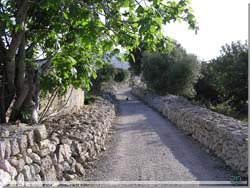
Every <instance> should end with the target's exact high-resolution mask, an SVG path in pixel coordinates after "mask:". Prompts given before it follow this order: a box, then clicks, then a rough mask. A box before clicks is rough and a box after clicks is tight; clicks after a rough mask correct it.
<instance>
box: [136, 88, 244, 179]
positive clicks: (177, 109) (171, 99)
mask: <svg viewBox="0 0 250 188" xmlns="http://www.w3.org/2000/svg"><path fill="white" fill-rule="evenodd" d="M132 93H133V94H134V95H135V96H137V97H138V98H140V99H141V100H143V101H144V102H145V103H147V104H148V105H149V106H151V107H153V108H155V109H156V110H157V111H159V112H160V113H161V114H162V115H163V116H165V117H167V118H168V119H169V120H170V121H171V122H173V123H174V124H175V125H176V126H177V127H179V128H180V129H181V130H183V131H184V132H185V134H187V135H190V136H192V137H193V138H194V139H195V140H197V141H198V142H200V143H201V144H202V145H203V146H204V147H206V148H208V149H209V151H210V152H213V153H214V154H216V155H217V156H218V157H219V158H221V159H223V160H224V161H225V163H226V164H227V165H229V166H230V167H231V168H232V169H233V170H235V171H236V172H238V174H239V175H241V176H243V177H247V176H248V124H247V123H244V122H242V121H239V120H236V119H234V118H231V117H227V116H224V115H222V114H219V113H215V112H213V111H211V110H208V109H206V108H202V107H200V106H196V105H193V104H191V103H190V102H189V101H188V100H186V99H185V98H183V97H179V96H174V95H167V96H157V95H154V94H151V93H150V92H148V91H146V90H145V89H143V88H139V87H134V88H133V89H132Z"/></svg>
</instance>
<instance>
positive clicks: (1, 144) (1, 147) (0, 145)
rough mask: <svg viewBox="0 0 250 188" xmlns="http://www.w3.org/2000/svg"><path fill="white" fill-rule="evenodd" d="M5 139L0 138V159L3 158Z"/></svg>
mask: <svg viewBox="0 0 250 188" xmlns="http://www.w3.org/2000/svg"><path fill="white" fill-rule="evenodd" d="M5 146H6V145H5V141H4V140H0V160H3V159H5Z"/></svg>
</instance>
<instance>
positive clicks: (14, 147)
mask: <svg viewBox="0 0 250 188" xmlns="http://www.w3.org/2000/svg"><path fill="white" fill-rule="evenodd" d="M10 145H11V155H17V154H18V153H20V149H19V146H18V142H17V139H16V138H12V139H11V140H10Z"/></svg>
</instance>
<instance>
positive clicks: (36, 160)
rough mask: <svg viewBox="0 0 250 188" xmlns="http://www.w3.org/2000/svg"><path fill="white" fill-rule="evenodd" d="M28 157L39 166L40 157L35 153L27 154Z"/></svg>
mask: <svg viewBox="0 0 250 188" xmlns="http://www.w3.org/2000/svg"><path fill="white" fill-rule="evenodd" d="M28 156H29V157H30V158H31V159H32V160H33V161H34V162H35V163H37V164H41V157H40V156H39V155H37V154H36V153H29V154H28Z"/></svg>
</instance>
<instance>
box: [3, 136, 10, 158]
mask: <svg viewBox="0 0 250 188" xmlns="http://www.w3.org/2000/svg"><path fill="white" fill-rule="evenodd" d="M4 142H5V156H4V158H5V159H7V160H8V159H9V158H10V156H11V145H10V140H9V139H5V140H4Z"/></svg>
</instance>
